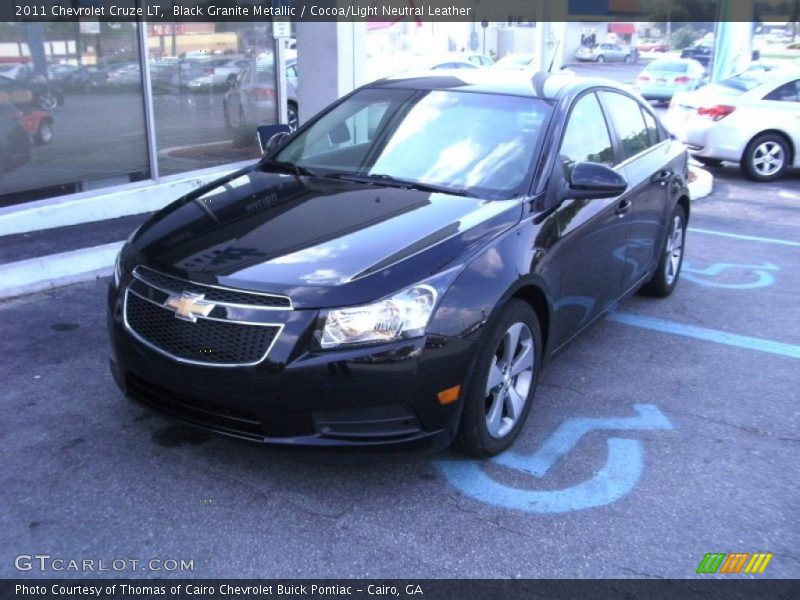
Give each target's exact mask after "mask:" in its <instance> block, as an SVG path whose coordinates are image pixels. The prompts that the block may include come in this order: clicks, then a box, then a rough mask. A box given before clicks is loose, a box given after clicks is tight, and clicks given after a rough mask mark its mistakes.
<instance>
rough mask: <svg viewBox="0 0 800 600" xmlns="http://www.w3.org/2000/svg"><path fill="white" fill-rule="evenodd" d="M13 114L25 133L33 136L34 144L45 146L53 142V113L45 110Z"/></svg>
mask: <svg viewBox="0 0 800 600" xmlns="http://www.w3.org/2000/svg"><path fill="white" fill-rule="evenodd" d="M11 112H12V114H13V116H14V118H15V119H16V120H17V121H19V123H20V125H22V128H23V129H24V130H25V132H26V133H27V134H28V135H29V136H31V139H32V140H33V141H34V143H36V144H38V145H40V146H43V145H45V144H49V143H50V142H52V141H53V115H52V114H51V113H49V112H47V111H44V110H32V111H30V112H27V113H25V112H22V111H21V110H19V109H15V111H14V110H12V111H11Z"/></svg>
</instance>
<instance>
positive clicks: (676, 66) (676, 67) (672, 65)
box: [647, 61, 689, 73]
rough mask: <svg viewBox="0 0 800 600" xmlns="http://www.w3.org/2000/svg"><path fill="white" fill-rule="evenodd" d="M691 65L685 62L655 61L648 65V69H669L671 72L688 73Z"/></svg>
mask: <svg viewBox="0 0 800 600" xmlns="http://www.w3.org/2000/svg"><path fill="white" fill-rule="evenodd" d="M688 66H689V65H687V64H686V63H684V62H675V61H663V62H662V61H655V62H652V63H650V64H649V65H647V70H648V71H667V72H669V73H686V69H687V68H688Z"/></svg>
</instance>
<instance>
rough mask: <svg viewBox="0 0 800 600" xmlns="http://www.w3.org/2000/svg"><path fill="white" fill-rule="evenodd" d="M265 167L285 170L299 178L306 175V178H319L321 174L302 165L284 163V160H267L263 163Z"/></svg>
mask: <svg viewBox="0 0 800 600" xmlns="http://www.w3.org/2000/svg"><path fill="white" fill-rule="evenodd" d="M261 164H262V165H263V166H267V167H277V168H279V169H283V170H284V171H290V172H291V173H294V174H295V175H296V176H297V177H300V176H302V175H305V176H306V177H319V176H320V175H319V173H317V172H316V171H314V170H312V169H309V168H308V167H304V166H302V165H298V164H297V163H290V162H283V161H282V160H273V159H269V160H265V161H263V162H262V163H261Z"/></svg>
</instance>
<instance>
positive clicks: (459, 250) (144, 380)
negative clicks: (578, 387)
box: [108, 70, 689, 456]
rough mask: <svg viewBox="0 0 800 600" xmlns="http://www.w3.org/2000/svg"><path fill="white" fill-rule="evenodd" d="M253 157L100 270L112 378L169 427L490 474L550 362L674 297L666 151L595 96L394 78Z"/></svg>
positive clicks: (677, 181) (677, 254)
mask: <svg viewBox="0 0 800 600" xmlns="http://www.w3.org/2000/svg"><path fill="white" fill-rule="evenodd" d="M268 147H269V148H270V149H269V150H268V151H267V153H266V154H265V156H264V158H263V159H262V160H261V161H259V162H258V163H257V164H255V165H253V166H252V167H248V168H246V169H243V170H241V171H238V172H236V173H234V174H232V175H230V176H228V177H226V178H224V179H222V180H219V181H216V182H214V183H212V184H210V185H207V186H205V187H203V188H201V189H198V190H197V191H195V192H193V193H191V194H189V195H187V196H185V197H183V198H181V199H179V200H177V201H176V202H174V203H172V204H171V205H169V206H167V207H166V208H164V209H163V210H161V211H160V212H159V213H157V214H156V215H155V216H153V217H152V218H151V219H150V220H149V221H148V222H146V223H145V224H144V225H143V226H142V227H141V228H140V229H139V230H138V231H137V232H136V233H135V234H134V235H132V236H131V238H130V240H129V241H128V243H127V244H126V245H125V246H124V248H123V250H122V252H121V253H120V257H119V259H118V261H117V266H116V269H115V277H114V281H113V283H112V284H111V287H110V290H109V295H108V308H109V312H108V326H109V330H110V334H111V339H112V345H113V357H112V359H111V367H112V372H113V374H114V377H115V379H116V381H117V383H118V385H119V386H120V388H122V390H124V392H125V393H126V394H127V395H128V396H129V397H130V398H131V399H133V400H134V401H136V402H139V403H142V404H144V405H146V406H149V407H151V408H153V409H155V410H156V411H159V412H160V413H162V414H165V415H168V416H170V417H172V418H174V419H177V420H179V421H181V422H184V423H187V424H190V425H194V426H197V427H202V428H206V429H209V430H213V431H215V432H219V433H222V434H226V435H229V436H233V437H237V438H242V439H248V440H256V441H259V442H268V443H274V444H296V445H305V446H318V447H319V446H322V447H330V446H337V447H362V448H363V447H376V446H380V447H408V446H412V445H417V444H420V445H427V446H429V447H443V446H445V445H447V444H449V443H450V442H451V441H453V440H454V439H457V440H458V442H459V444H460V446H461V447H462V448H463V449H464V450H466V451H467V452H469V453H471V454H473V455H477V456H488V455H493V454H496V453H499V452H501V451H502V450H504V449H505V448H507V447H508V446H509V445H510V444H511V443H512V441H513V440H514V439H515V438H516V437H517V435H518V434H519V432H520V429H521V428H522V426H523V424H524V422H525V420H526V418H527V417H528V414H529V412H530V411H531V408H532V405H533V396H534V390H535V388H536V383H537V381H538V379H539V374H540V369H541V368H542V366H543V365H544V364H545V363H546V362H547V361H548V360H549V359H551V358H552V357H553V356H554V355H555V354H556V353H557V352H558V351H559V350H561V349H562V348H564V347H565V345H566V344H567V343H568V342H570V340H572V339H573V338H575V336H576V335H578V334H579V333H580V332H581V331H583V330H585V329H586V328H587V327H589V326H590V325H591V324H592V322H594V321H596V320H597V319H598V318H600V317H601V316H602V315H603V314H604V312H606V311H608V310H609V309H610V307H612V306H613V305H614V303H615V302H616V301H618V300H620V299H621V298H624V297H625V296H627V295H629V294H632V293H634V292H636V291H638V290H641V291H643V292H646V293H648V294H652V295H655V296H666V295H668V294H669V293H670V292H672V290H673V289H674V287H675V285H676V283H677V281H678V277H679V273H680V268H681V260H682V257H683V246H684V234H685V231H686V224H687V220H688V217H689V195H688V192H687V187H686V180H687V179H686V178H687V155H686V152H685V150H684V148H683V146H682V145H681V144H680V143H678V142H676V141H675V140H673V139H672V138H671V137H670V136H669V134H667V132H666V131H665V130H664V128H663V127H662V126H661V125H660V123H659V121H658V119H657V118H656V116H655V115H654V114H653V112H652V110H651V108H650V107H649V106H647V105H646V104H643V103H642V102H641V101H639V100H638V99H637V98H635V97H634V96H632V95H630V94H629V93H628V92H627V91H625V90H624V89H623V88H621V87H618V86H616V85H614V84H613V83H611V82H605V81H601V80H596V81H593V80H581V79H578V78H575V77H569V76H564V75H547V74H537V75H535V76H534V77H533V78H532V79H531V78H529V77H526V76H525V74H522V73H521V74H519V75H518V76H514V75H510V74H509V73H506V72H503V73H499V74H497V73H491V72H482V71H480V70H470V71H463V72H459V73H458V74H452V73H451V74H446V73H428V74H420V75H415V74H404V75H402V76H398V77H395V78H389V79H385V80H382V81H379V82H376V83H373V84H370V85H368V86H366V87H363V88H360V89H358V90H356V91H355V92H353V93H351V94H349V95H348V96H346V97H344V98H342V99H341V100H339V101H338V102H336V103H335V104H333V105H331V106H330V107H329V108H327V109H326V110H324V111H322V112H321V113H320V114H318V115H317V116H316V117H314V118H313V119H312V120H311V121H309V122H308V123H307V124H306V125H304V126H303V127H301V128H300V129H299V130H298V131H297V132H296V133H294V134H292V135H290V136H286V135H284V136H283V137H282V138H281V137H277V138H275V139H274V140H272V143H270V144H268ZM576 368H579V367H576Z"/></svg>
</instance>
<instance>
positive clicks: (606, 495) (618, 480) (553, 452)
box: [436, 404, 672, 513]
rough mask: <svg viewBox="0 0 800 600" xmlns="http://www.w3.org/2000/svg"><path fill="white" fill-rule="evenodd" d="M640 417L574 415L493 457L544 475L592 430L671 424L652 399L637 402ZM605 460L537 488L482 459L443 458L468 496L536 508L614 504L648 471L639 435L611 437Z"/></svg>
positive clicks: (454, 481)
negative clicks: (539, 439)
mask: <svg viewBox="0 0 800 600" xmlns="http://www.w3.org/2000/svg"><path fill="white" fill-rule="evenodd" d="M633 408H634V409H635V410H636V412H637V413H638V416H635V417H618V418H606V419H597V418H573V419H569V420H567V421H565V422H564V423H562V424H561V425H559V426H558V428H556V430H555V431H554V432H553V433H552V434H550V436H549V437H548V438H547V439H546V440H545V441H544V443H543V444H542V445H541V447H539V449H538V450H537V451H536V452H534V453H533V454H530V455H525V454H519V453H517V452H508V451H507V452H505V453H504V454H501V455H500V456H497V457H495V458H494V459H492V462H493V463H494V464H497V465H501V466H503V467H506V468H509V469H514V470H516V471H520V472H523V473H528V474H529V475H532V476H534V477H537V478H540V477H544V476H545V475H546V474H547V472H548V471H549V470H550V467H552V466H553V464H554V463H555V462H556V461H557V460H558V459H559V458H561V457H562V456H564V455H566V454H567V453H569V451H570V450H572V449H573V448H574V447H575V444H577V443H578V441H579V440H580V439H581V438H582V437H583V436H584V435H586V434H587V433H590V432H592V431H597V430H615V429H617V430H618V429H632V430H637V429H638V430H644V429H672V424H671V423H670V422H669V420H668V419H667V417H665V416H664V415H663V413H662V412H661V411H660V410H658V408H656V407H655V406H653V405H652V404H634V405H633ZM607 444H608V458H607V460H606V464H605V466H603V468H602V469H600V471H599V472H598V473H596V474H595V475H594V477H592V478H591V479H588V480H586V481H583V482H581V483H579V484H576V485H573V486H571V487H568V488H564V489H556V490H532V489H521V488H518V487H511V486H508V485H504V484H502V483H500V482H498V481H496V480H494V479H493V478H492V477H490V476H489V475H488V474H487V473H486V472H485V471H484V470H483V469H482V468H481V461H438V462H437V463H436V464H437V466H438V467H439V468H440V469H441V470H442V472H443V473H444V475H445V477H446V478H447V481H448V482H449V483H450V484H451V485H452V486H454V487H455V488H456V489H458V491H459V492H461V493H462V494H463V495H465V496H469V497H470V498H473V499H475V500H479V501H481V502H485V503H487V504H492V505H494V506H499V507H503V508H511V509H516V510H523V511H527V512H531V513H563V512H569V511H572V510H580V509H585V508H594V507H597V506H604V505H606V504H611V503H612V502H615V501H617V500H619V499H620V498H622V497H623V496H625V494H627V493H628V492H630V491H631V490H632V489H633V488H634V486H635V485H636V483H637V482H638V481H639V478H640V477H641V475H642V472H643V471H644V448H643V447H642V443H641V442H639V441H638V440H631V439H622V438H609V439H608V440H607Z"/></svg>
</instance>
